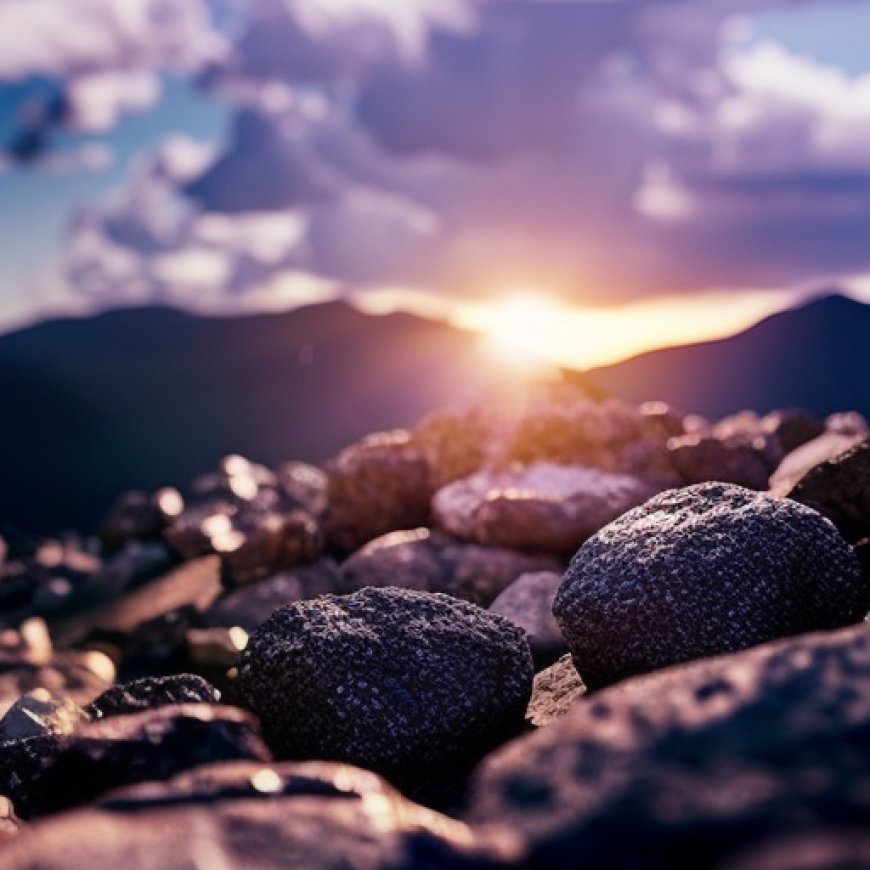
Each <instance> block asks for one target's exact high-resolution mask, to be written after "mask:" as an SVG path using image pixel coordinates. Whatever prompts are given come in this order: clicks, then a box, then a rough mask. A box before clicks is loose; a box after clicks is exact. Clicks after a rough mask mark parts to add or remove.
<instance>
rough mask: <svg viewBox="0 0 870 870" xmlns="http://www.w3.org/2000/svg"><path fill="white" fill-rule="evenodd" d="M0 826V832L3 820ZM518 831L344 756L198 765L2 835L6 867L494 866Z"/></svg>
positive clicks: (514, 849) (512, 847) (505, 863)
mask: <svg viewBox="0 0 870 870" xmlns="http://www.w3.org/2000/svg"><path fill="white" fill-rule="evenodd" d="M0 836H2V832H0ZM520 856H521V845H520V844H519V842H518V838H516V837H515V836H514V835H512V833H511V832H509V831H506V830H493V831H484V832H480V831H473V830H472V829H471V828H469V827H468V826H467V825H465V824H463V823H462V822H458V821H455V820H453V819H448V818H446V817H444V816H441V815H439V814H438V813H435V812H432V811H431V810H427V809H424V808H423V807H420V806H417V805H415V804H413V803H411V802H410V801H407V800H405V799H404V798H403V797H402V796H401V795H399V794H398V793H397V792H396V791H394V790H393V789H392V788H390V787H389V786H388V785H387V784H386V783H385V782H384V781H383V780H382V779H381V778H380V777H378V776H376V775H374V774H372V773H369V772H368V771H364V770H359V769H358V768H353V767H349V766H347V765H339V764H326V763H323V762H314V763H308V764H256V763H249V762H236V763H226V764H218V765H207V766H204V767H200V768H197V769H195V770H193V771H190V772H189V773H184V774H181V775H179V776H176V777H175V778H173V779H170V780H168V781H167V782H161V783H148V784H146V785H142V786H136V787H132V788H128V789H124V790H122V791H119V792H115V793H113V794H111V795H108V796H106V798H104V799H103V800H101V801H100V802H99V803H98V804H97V805H96V806H95V807H93V808H88V809H85V810H80V811H78V812H74V813H68V814H65V815H63V816H59V817H55V818H52V819H47V820H45V821H42V822H40V823H38V824H36V825H34V826H33V827H32V828H30V829H29V830H27V831H25V832H24V833H23V834H22V835H19V837H18V839H17V842H15V843H10V844H9V845H8V847H4V853H3V856H2V864H3V867H4V868H9V870H24V868H33V867H36V866H45V867H48V866H50V867H52V868H57V870H90V868H93V867H145V866H148V867H159V868H161V870H190V868H191V867H200V868H203V870H205V868H212V867H214V868H217V867H221V868H227V870H246V868H251V867H257V868H264V870H269V868H274V870H279V868H280V870H283V868H287V867H299V868H303V867H304V868H306V870H309V868H310V870H338V868H342V870H375V868H384V870H386V868H390V870H425V868H431V870H436V868H437V870H496V868H508V867H515V866H516V865H517V861H518V859H519V858H520Z"/></svg>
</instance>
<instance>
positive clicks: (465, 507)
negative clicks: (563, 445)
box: [432, 462, 658, 553]
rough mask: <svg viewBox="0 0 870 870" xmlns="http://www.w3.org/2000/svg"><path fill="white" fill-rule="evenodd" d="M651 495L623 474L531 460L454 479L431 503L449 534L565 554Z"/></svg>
mask: <svg viewBox="0 0 870 870" xmlns="http://www.w3.org/2000/svg"><path fill="white" fill-rule="evenodd" d="M656 492H658V489H657V488H656V487H653V486H652V485H651V484H649V483H645V482H644V481H641V480H639V479H638V478H636V477H632V476H629V475H625V474H614V473H611V472H604V471H599V470H597V469H593V468H583V467H580V466H565V465H553V464H551V463H545V462H538V463H535V464H533V465H530V466H528V467H525V468H524V467H520V466H512V467H511V468H509V469H505V470H503V471H483V472H479V473H478V474H475V475H472V476H471V477H467V478H465V479H464V480H458V481H456V482H454V483H452V484H449V485H448V486H446V487H444V488H443V489H441V490H439V491H438V493H437V494H436V495H435V498H434V499H433V502H432V507H433V512H434V514H435V520H436V522H437V523H438V524H439V525H440V526H441V527H442V528H444V529H445V530H446V531H448V532H450V533H451V534H454V535H456V536H457V537H460V538H466V539H470V540H474V541H477V542H479V543H482V544H496V545H499V546H503V547H512V548H515V549H529V550H542V551H546V552H552V553H565V552H570V551H573V550H575V549H576V548H577V547H578V546H579V545H580V544H581V543H582V542H583V541H585V540H586V539H587V538H588V537H589V536H590V535H592V534H594V533H595V532H596V531H598V529H600V528H601V527H602V526H605V525H607V523H609V522H610V521H611V520H614V519H616V517H618V516H619V515H620V514H622V513H624V512H625V511H627V510H629V509H630V508H633V507H636V506H637V505H639V504H642V503H643V502H644V501H646V500H647V499H648V498H650V497H651V496H652V495H654V494H655V493H656Z"/></svg>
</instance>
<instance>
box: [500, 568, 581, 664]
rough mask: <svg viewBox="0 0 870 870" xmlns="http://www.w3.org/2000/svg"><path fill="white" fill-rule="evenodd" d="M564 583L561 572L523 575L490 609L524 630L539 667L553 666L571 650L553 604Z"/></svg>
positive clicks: (540, 572)
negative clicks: (554, 611) (553, 663)
mask: <svg viewBox="0 0 870 870" xmlns="http://www.w3.org/2000/svg"><path fill="white" fill-rule="evenodd" d="M561 583H562V575H561V573H559V574H557V573H556V572H554V571H539V572H536V573H534V574H523V575H522V576H520V577H518V578H517V579H516V580H514V581H513V583H511V584H510V585H509V586H508V587H507V588H506V589H505V590H504V592H502V593H501V594H500V595H499V596H498V598H496V599H495V601H493V602H492V604H491V605H490V606H489V611H490V613H496V614H498V615H499V616H503V617H504V618H505V619H509V620H510V621H511V622H512V623H513V624H514V625H518V626H519V627H520V628H521V629H523V631H525V633H526V635H527V636H528V639H529V646H530V647H531V650H532V656H533V657H534V659H535V667H536V668H542V667H546V666H547V665H549V664H552V662H554V661H555V660H556V659H557V658H558V657H559V656H560V655H561V654H562V653H564V652H565V651H566V650H567V648H568V647H567V644H566V643H565V638H564V637H563V636H562V631H561V630H560V628H559V625H558V623H557V622H556V619H555V617H554V616H553V601H554V599H555V597H556V591H557V590H558V588H559V586H560V585H561Z"/></svg>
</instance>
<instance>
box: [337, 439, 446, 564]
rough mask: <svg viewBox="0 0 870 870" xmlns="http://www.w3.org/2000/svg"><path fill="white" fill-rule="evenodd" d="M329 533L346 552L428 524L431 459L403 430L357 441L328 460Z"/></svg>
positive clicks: (430, 493)
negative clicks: (391, 533)
mask: <svg viewBox="0 0 870 870" xmlns="http://www.w3.org/2000/svg"><path fill="white" fill-rule="evenodd" d="M328 474H329V487H328V495H329V507H328V509H327V515H326V535H327V539H328V540H329V542H330V543H331V544H332V545H333V546H335V547H337V548H338V549H339V550H343V551H344V552H348V553H349V552H352V551H353V550H356V549H357V548H359V547H361V546H362V545H363V544H365V543H366V542H367V541H371V540H372V539H373V538H377V537H379V536H380V535H384V534H386V533H387V532H393V531H397V530H399V529H408V528H413V527H415V526H420V525H424V524H425V523H426V521H427V519H428V517H429V502H430V500H431V497H432V481H431V476H430V473H429V464H428V463H427V461H426V458H425V456H424V455H423V454H422V452H421V451H420V450H419V449H418V448H417V447H416V446H415V445H414V444H413V441H412V439H411V435H410V433H409V432H407V431H406V430H403V429H399V430H396V431H393V432H382V433H379V434H376V435H370V436H369V437H368V438H365V439H364V440H363V441H360V442H359V443H357V444H352V445H351V446H350V447H347V448H346V449H345V450H342V452H341V453H339V454H338V456H337V457H336V458H335V459H334V460H333V461H332V462H331V463H330V464H329V466H328Z"/></svg>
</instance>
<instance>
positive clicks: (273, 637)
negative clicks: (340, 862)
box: [239, 589, 533, 788]
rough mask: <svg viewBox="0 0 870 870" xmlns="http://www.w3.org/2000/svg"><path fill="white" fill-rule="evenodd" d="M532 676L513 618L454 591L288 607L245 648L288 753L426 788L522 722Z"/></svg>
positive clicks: (262, 704) (267, 715) (252, 688)
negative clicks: (453, 594) (465, 599)
mask: <svg viewBox="0 0 870 870" xmlns="http://www.w3.org/2000/svg"><path fill="white" fill-rule="evenodd" d="M532 676H533V671H532V659H531V654H530V652H529V648H528V644H527V642H526V639H525V636H524V635H523V632H522V630H521V629H519V628H517V627H516V626H514V625H512V624H511V623H509V622H508V621H507V620H505V619H502V618H501V617H497V616H493V615H491V614H489V613H487V612H486V611H484V610H481V609H480V608H478V607H475V606H474V605H471V604H468V603H466V602H463V601H458V600H456V599H454V598H450V597H448V596H446V595H438V594H426V593H421V592H411V591H409V590H404V589H364V590H363V591H361V592H357V593H355V594H353V595H347V596H343V597H335V596H331V595H330V596H325V597H323V598H319V599H315V600H314V601H303V602H299V603H297V604H294V605H290V606H289V607H284V608H282V609H280V610H278V611H276V612H275V613H274V614H273V615H272V617H271V618H270V619H269V620H268V621H267V622H266V623H264V624H263V625H262V626H261V627H260V628H259V629H258V630H257V631H256V632H254V634H253V635H252V637H251V641H250V643H249V644H248V647H247V649H246V650H245V652H244V654H243V658H242V666H241V668H240V673H239V692H240V695H241V697H242V698H243V699H244V701H245V703H246V705H247V706H249V707H250V709H252V710H253V711H254V712H256V713H257V715H258V716H259V717H260V720H261V721H262V723H263V732H264V734H265V736H266V739H267V741H268V742H269V745H270V746H271V747H272V748H273V750H274V751H275V753H276V755H278V756H279V757H284V758H296V759H306V758H321V759H328V760H338V761H346V762H348V763H352V764H358V765H360V766H362V767H366V768H368V769H371V770H374V771H376V772H378V773H381V774H383V775H385V776H387V777H388V778H389V779H391V780H393V781H395V782H396V783H397V784H401V785H403V786H405V787H415V788H416V787H418V786H420V784H421V783H422V782H424V781H425V780H427V778H431V777H437V778H442V777H444V776H446V775H447V774H448V773H449V772H450V771H451V770H452V769H459V768H462V767H463V766H464V765H465V764H467V763H468V762H469V761H471V760H473V759H474V758H475V757H476V756H479V755H480V754H482V753H483V752H484V751H485V750H486V749H487V748H489V747H492V746H493V745H496V744H497V743H498V742H499V740H501V739H504V738H505V737H506V736H507V735H509V734H511V733H512V732H515V731H516V730H517V729H518V728H519V727H521V725H522V721H523V714H524V712H525V709H526V705H527V703H528V699H529V694H530V692H531V683H532Z"/></svg>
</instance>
